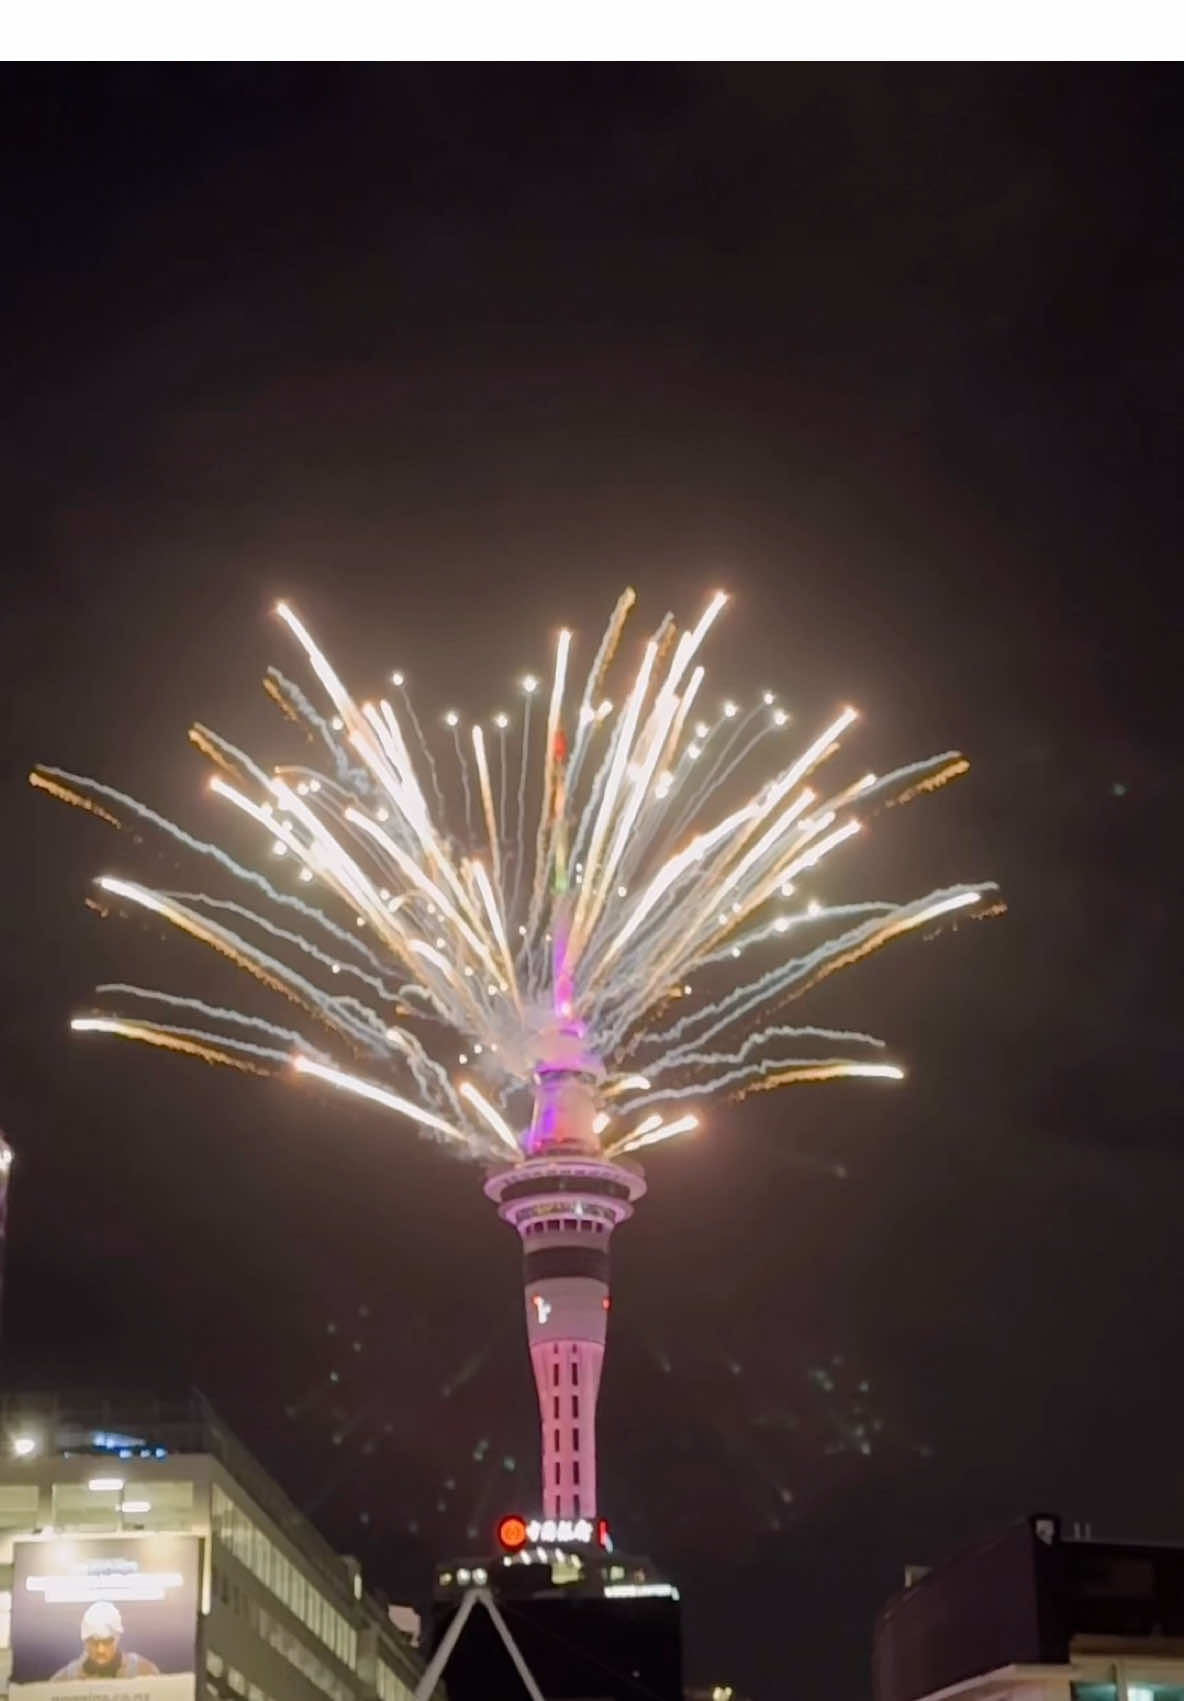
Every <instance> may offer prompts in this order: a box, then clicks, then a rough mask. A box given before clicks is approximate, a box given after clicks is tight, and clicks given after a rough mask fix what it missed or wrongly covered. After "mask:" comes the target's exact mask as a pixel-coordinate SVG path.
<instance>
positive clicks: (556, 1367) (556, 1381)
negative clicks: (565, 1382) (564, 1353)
mask: <svg viewBox="0 0 1186 1701" xmlns="http://www.w3.org/2000/svg"><path fill="white" fill-rule="evenodd" d="M552 1386H553V1388H558V1387H559V1386H560V1360H559V1359H557V1360H556V1362H555V1364H553V1366H552Z"/></svg>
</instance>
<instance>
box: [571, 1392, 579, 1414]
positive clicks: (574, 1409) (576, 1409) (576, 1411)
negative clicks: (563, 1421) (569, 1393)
mask: <svg viewBox="0 0 1186 1701" xmlns="http://www.w3.org/2000/svg"><path fill="white" fill-rule="evenodd" d="M572 1415H573V1417H574V1418H576V1417H580V1415H581V1398H580V1395H579V1394H574V1395H573V1397H572Z"/></svg>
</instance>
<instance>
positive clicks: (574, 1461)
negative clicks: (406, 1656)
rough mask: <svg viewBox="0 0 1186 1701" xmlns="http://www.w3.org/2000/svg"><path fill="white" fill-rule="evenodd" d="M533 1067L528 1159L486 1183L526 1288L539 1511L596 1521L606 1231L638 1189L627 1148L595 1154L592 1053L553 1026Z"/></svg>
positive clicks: (625, 1212) (628, 1208)
mask: <svg viewBox="0 0 1186 1701" xmlns="http://www.w3.org/2000/svg"><path fill="white" fill-rule="evenodd" d="M550 1038H551V1041H552V1043H551V1044H550V1045H546V1046H545V1052H546V1055H545V1056H543V1057H541V1059H540V1061H539V1063H538V1064H537V1067H536V1076H535V1111H534V1115H533V1116H532V1120H531V1127H530V1130H529V1132H528V1137H527V1140H526V1142H525V1145H526V1149H527V1152H528V1154H529V1155H528V1157H527V1159H526V1161H525V1162H523V1163H519V1164H510V1165H508V1166H506V1167H505V1168H502V1169H499V1170H496V1171H495V1172H494V1173H493V1174H492V1175H491V1176H490V1178H489V1179H488V1181H487V1182H486V1189H485V1191H486V1195H487V1197H488V1198H490V1199H492V1200H494V1202H495V1204H496V1205H497V1206H498V1214H499V1216H500V1217H502V1219H503V1221H504V1222H508V1223H510V1224H511V1226H512V1228H514V1229H517V1230H518V1233H519V1237H520V1239H521V1240H522V1242H523V1299H524V1308H525V1311H526V1317H527V1341H528V1346H529V1348H530V1351H531V1363H532V1368H533V1370H534V1372H535V1387H536V1393H537V1395H538V1398H539V1418H540V1487H541V1490H542V1496H541V1503H540V1504H541V1515H542V1517H544V1518H546V1519H555V1520H557V1521H560V1520H567V1521H573V1520H578V1519H588V1520H590V1521H593V1520H595V1519H596V1518H597V1515H598V1511H599V1508H598V1503H597V1393H598V1388H599V1385H600V1382H601V1364H602V1360H603V1358H604V1356H605V1332H606V1324H607V1322H608V1313H609V1304H610V1298H609V1246H610V1236H611V1235H612V1234H613V1232H614V1229H615V1228H616V1227H617V1226H618V1224H619V1223H620V1222H624V1221H625V1219H626V1218H627V1217H629V1216H630V1215H631V1214H632V1212H633V1210H634V1204H635V1201H636V1200H637V1199H639V1198H641V1197H642V1195H643V1193H645V1191H646V1183H645V1181H644V1180H643V1176H642V1171H641V1169H639V1167H638V1166H637V1165H636V1164H633V1163H631V1162H629V1160H622V1159H617V1160H614V1159H610V1158H605V1157H603V1156H602V1155H601V1151H600V1144H599V1141H598V1136H597V1133H596V1132H595V1130H594V1124H595V1122H596V1119H597V1099H596V1093H597V1084H598V1079H599V1076H600V1073H601V1071H600V1068H599V1066H598V1065H597V1063H596V1060H595V1059H594V1058H593V1057H591V1056H590V1055H588V1054H585V1053H582V1052H581V1050H580V1037H579V1035H578V1034H576V1033H574V1032H573V1031H572V1030H571V1029H570V1030H569V1031H567V1032H565V1031H562V1030H555V1031H554V1032H553V1034H552V1035H551V1036H550Z"/></svg>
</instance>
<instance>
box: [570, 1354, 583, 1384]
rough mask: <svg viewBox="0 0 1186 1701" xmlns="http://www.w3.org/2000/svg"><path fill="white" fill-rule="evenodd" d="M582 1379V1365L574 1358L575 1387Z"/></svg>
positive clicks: (573, 1377) (573, 1379)
mask: <svg viewBox="0 0 1186 1701" xmlns="http://www.w3.org/2000/svg"><path fill="white" fill-rule="evenodd" d="M580 1380H581V1370H580V1366H579V1365H578V1364H577V1361H576V1359H575V1358H574V1359H573V1361H572V1385H573V1387H574V1388H575V1387H577V1386H578V1385H579V1383H580Z"/></svg>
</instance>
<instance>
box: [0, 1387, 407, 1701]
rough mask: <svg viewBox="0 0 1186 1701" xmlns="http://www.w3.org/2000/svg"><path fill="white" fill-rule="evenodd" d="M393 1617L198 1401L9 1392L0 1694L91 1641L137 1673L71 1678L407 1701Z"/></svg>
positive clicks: (203, 1692) (1, 1476)
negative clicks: (146, 1676)
mask: <svg viewBox="0 0 1186 1701" xmlns="http://www.w3.org/2000/svg"><path fill="white" fill-rule="evenodd" d="M393 1613H394V1614H395V1615H396V1616H397V1617H398V1616H399V1615H400V1609H399V1608H394V1609H393V1608H390V1607H389V1606H388V1604H387V1603H386V1602H385V1601H384V1600H382V1599H381V1598H380V1597H378V1596H377V1595H375V1594H373V1593H371V1592H368V1590H367V1589H366V1588H365V1586H364V1582H363V1578H362V1574H361V1571H360V1569H359V1567H358V1565H357V1564H356V1563H355V1562H354V1561H353V1560H351V1559H349V1558H343V1557H342V1556H340V1555H338V1554H336V1553H334V1551H333V1550H332V1548H331V1547H330V1546H329V1544H328V1543H327V1542H325V1541H324V1540H323V1538H322V1537H321V1536H320V1535H319V1534H318V1532H317V1531H316V1530H315V1529H314V1527H313V1526H312V1524H310V1523H309V1521H308V1519H307V1518H305V1517H304V1516H303V1514H302V1513H300V1512H299V1511H298V1510H297V1508H296V1507H295V1506H294V1505H293V1504H292V1503H291V1501H290V1500H289V1499H288V1498H287V1496H286V1495H285V1494H284V1492H283V1491H282V1490H281V1489H280V1487H279V1486H278V1485H277V1484H276V1483H275V1482H274V1481H273V1480H272V1479H271V1478H270V1477H269V1476H268V1475H267V1473H266V1472H265V1471H264V1470H263V1468H262V1467H261V1466H260V1465H259V1464H258V1463H257V1462H256V1461H255V1459H254V1458H253V1457H252V1456H251V1455H250V1454H249V1453H248V1451H247V1449H246V1448H245V1447H244V1446H243V1445H242V1444H241V1443H240V1442H239V1441H238V1440H236V1438H235V1437H234V1435H233V1434H232V1433H231V1432H230V1430H229V1429H228V1428H227V1427H226V1425H225V1424H224V1423H222V1422H221V1420H220V1419H219V1418H218V1417H217V1416H216V1415H215V1413H214V1412H213V1411H212V1410H211V1408H210V1407H209V1406H208V1405H207V1404H206V1402H205V1401H204V1400H202V1399H201V1397H200V1396H197V1395H194V1396H191V1397H190V1398H189V1399H188V1400H186V1401H184V1402H181V1403H179V1404H176V1405H166V1404H162V1403H160V1402H157V1401H133V1400H124V1401H114V1400H103V1399H95V1400H90V1401H88V1400H84V1399H76V1398H69V1399H67V1398H64V1397H59V1396H24V1397H22V1396H17V1395H7V1396H5V1397H4V1398H3V1399H2V1400H0V1697H3V1696H8V1695H9V1694H12V1696H13V1697H14V1701H15V1698H17V1697H19V1696H20V1695H21V1694H23V1693H25V1691H26V1689H27V1691H28V1694H29V1696H30V1698H31V1701H36V1697H37V1696H38V1695H44V1694H45V1693H46V1692H47V1690H48V1687H49V1685H48V1683H47V1681H46V1680H49V1679H51V1678H55V1677H58V1678H60V1677H61V1676H62V1675H64V1671H63V1670H58V1669H50V1668H57V1667H61V1668H66V1667H68V1666H69V1664H70V1662H71V1661H74V1663H75V1666H76V1667H77V1665H78V1662H79V1660H80V1658H81V1659H82V1660H83V1661H84V1662H86V1661H89V1660H94V1659H96V1658H100V1657H105V1656H104V1655H103V1648H104V1644H103V1643H102V1641H101V1640H100V1641H98V1642H92V1641H89V1640H87V1638H88V1635H91V1634H92V1633H93V1634H97V1635H99V1636H100V1637H102V1636H109V1637H114V1638H115V1639H116V1653H115V1658H117V1659H119V1658H123V1659H125V1662H127V1663H128V1670H127V1671H126V1672H125V1671H124V1670H123V1669H122V1668H121V1669H120V1670H119V1671H116V1670H115V1668H114V1667H112V1668H111V1669H110V1670H99V1669H96V1668H95V1667H94V1666H89V1667H88V1666H87V1665H86V1664H85V1663H84V1665H83V1667H82V1670H81V1672H80V1671H78V1670H74V1671H71V1672H70V1673H69V1675H71V1676H77V1675H82V1676H87V1675H107V1676H124V1675H139V1674H140V1673H141V1672H142V1671H147V1672H150V1673H151V1674H153V1678H152V1681H151V1682H149V1683H148V1684H147V1686H146V1687H145V1688H144V1691H143V1692H144V1694H145V1695H146V1696H148V1697H150V1701H152V1698H153V1697H154V1696H155V1695H156V1694H157V1693H158V1692H159V1694H160V1696H161V1698H162V1701H169V1698H171V1697H173V1696H174V1695H181V1694H183V1693H184V1694H187V1695H191V1696H192V1695H197V1696H199V1697H203V1698H208V1701H221V1698H226V1701H326V1698H327V1697H328V1698H329V1701H411V1697H412V1695H413V1693H414V1692H415V1690H416V1687H417V1684H418V1682H419V1680H420V1677H421V1674H422V1672H423V1670H424V1660H423V1658H422V1656H421V1655H420V1654H419V1653H418V1652H417V1650H416V1648H415V1647H414V1646H413V1638H412V1636H411V1635H410V1634H409V1633H408V1631H407V1630H404V1629H400V1628H398V1627H397V1623H396V1621H395V1618H393V1616H392V1614H393ZM404 1622H405V1624H409V1625H410V1623H411V1621H410V1620H408V1619H407V1618H405V1619H404ZM96 1648H97V1649H98V1650H99V1653H98V1654H96V1653H95V1649H96ZM121 1649H122V1650H123V1652H122V1653H121ZM183 1678H189V1679H191V1680H192V1681H191V1682H190V1683H189V1685H188V1686H187V1685H186V1683H184V1682H180V1686H178V1681H179V1680H181V1679H183ZM168 1679H174V1680H178V1681H174V1682H173V1683H172V1684H171V1685H170V1684H169V1683H167V1680H168ZM158 1683H159V1684H160V1685H165V1687H162V1688H159V1691H158V1689H157V1688H154V1685H156V1684H158Z"/></svg>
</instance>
